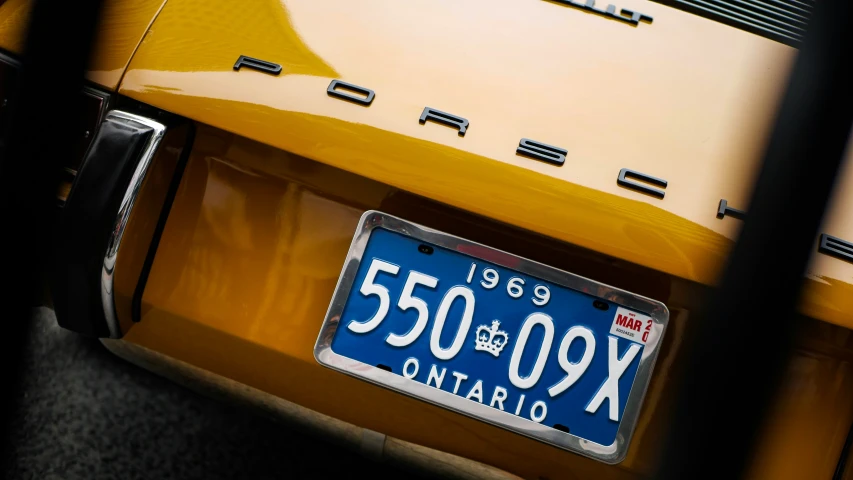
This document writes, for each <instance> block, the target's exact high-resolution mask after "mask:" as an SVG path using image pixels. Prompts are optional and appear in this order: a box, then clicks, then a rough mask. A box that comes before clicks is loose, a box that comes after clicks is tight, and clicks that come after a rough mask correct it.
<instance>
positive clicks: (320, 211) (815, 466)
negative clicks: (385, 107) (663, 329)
mask: <svg viewBox="0 0 853 480" xmlns="http://www.w3.org/2000/svg"><path fill="white" fill-rule="evenodd" d="M366 209H379V210H382V211H386V212H389V213H392V214H394V215H398V216H401V217H404V218H409V219H411V220H413V221H416V222H419V223H422V224H425V225H427V226H430V227H433V228H437V229H440V230H443V231H447V232H449V233H453V234H456V235H460V236H464V237H466V238H471V239H473V240H476V241H481V242H486V243H489V244H490V245H492V246H495V247H497V248H501V249H503V250H507V251H510V252H512V253H516V254H519V255H523V256H525V257H528V258H532V259H534V260H539V261H548V262H549V263H551V264H552V265H555V266H557V267H559V268H563V269H566V270H569V271H572V272H576V273H579V274H581V275H585V276H594V277H595V278H596V279H597V280H601V281H605V282H607V283H610V284H613V285H615V286H617V287H620V288H625V289H628V290H631V291H635V292H638V293H641V294H643V295H646V296H649V297H652V298H655V299H658V300H661V301H664V302H665V303H666V304H667V305H668V306H669V308H670V310H671V312H672V320H671V323H670V326H671V328H670V329H669V330H668V333H667V337H666V338H665V341H664V345H663V349H662V351H661V356H660V358H659V361H658V364H657V366H656V367H655V373H654V375H653V378H652V382H651V385H650V387H649V391H648V394H647V397H646V402H645V404H644V407H643V410H642V414H641V417H640V421H639V423H638V427H637V430H636V434H635V437H634V439H633V441H632V445H631V448H630V450H629V454H628V457H627V459H626V460H625V461H624V462H623V463H622V464H620V465H618V466H608V465H605V464H602V463H599V462H596V461H593V460H588V459H585V458H583V457H580V456H578V455H575V454H572V453H568V452H565V451H562V450H559V449H556V448H553V447H550V446H547V445H544V444H542V443H539V442H536V441H534V440H530V439H527V438H524V437H521V436H519V435H515V434H512V433H510V432H507V431H504V430H501V429H499V428H496V427H493V426H490V425H486V424H483V423H481V422H477V421H475V420H472V419H469V418H467V417H463V416H461V415H458V414H455V413H452V412H449V411H447V410H444V409H441V408H438V407H435V406H432V405H429V404H427V403H425V402H421V401H418V400H415V399H411V398H408V397H405V396H403V395H400V394H397V393H394V392H391V391H389V390H386V389H383V388H379V387H376V386H374V385H372V384H369V383H366V382H363V381H360V380H358V379H354V378H351V377H348V376H346V375H344V374H341V373H338V372H335V371H332V370H330V369H327V368H325V367H322V366H320V365H319V364H318V363H317V362H316V361H315V360H314V356H313V346H314V342H315V340H316V338H317V335H318V333H319V329H320V326H321V324H322V322H323V318H324V316H325V312H326V308H327V307H328V303H329V300H330V298H331V294H332V291H333V290H334V287H335V284H336V282H337V279H338V275H339V274H340V271H341V268H342V262H343V259H344V258H345V256H346V252H347V249H348V247H349V242H350V240H351V238H352V235H353V232H354V230H355V227H356V224H357V222H358V219H359V217H360V215H361V213H362V212H363V211H364V210H366ZM134 221H139V220H138V219H135V220H134ZM121 267H122V263H121V256H120V257H119V265H118V266H117V268H118V269H121ZM116 288H117V295H119V296H122V297H125V298H127V297H129V295H130V294H132V291H130V286H129V285H125V284H124V283H122V284H117V286H116ZM122 289H124V291H122ZM701 291H702V288H701V287H700V286H698V285H696V284H695V283H692V282H687V281H684V280H682V279H679V278H678V277H675V276H669V275H665V274H662V273H660V272H655V271H653V270H650V269H646V268H642V267H638V266H635V265H631V264H628V263H625V262H620V261H613V260H612V259H608V258H607V257H604V256H602V255H600V254H595V253H592V252H589V251H587V250H584V249H580V248H577V247H572V246H566V245H564V244H562V243H561V242H558V241H554V240H551V239H547V238H545V237H541V236H538V235H533V234H530V233H529V232H524V231H521V230H518V229H515V228H512V227H509V226H506V225H501V224H498V223H496V222H492V221H489V220H487V219H484V218H482V217H477V216H473V215H471V214H468V213H466V212H462V211H459V210H456V209H453V208H449V207H447V206H443V205H441V204H438V203H436V202H434V201H430V200H428V199H425V198H423V197H418V196H414V195H411V194H408V193H406V192H402V191H400V190H398V189H396V188H393V187H389V186H387V185H384V184H381V183H379V182H376V181H374V180H370V179H366V178H363V177H359V176H357V175H353V174H351V173H349V172H346V171H344V170H341V169H338V168H334V167H330V166H328V165H325V164H322V163H319V162H315V161H311V160H309V159H305V158H301V157H298V156H296V155H293V154H290V153H287V152H283V151H280V150H277V149H274V148H272V147H269V146H267V145H263V144H261V143H257V142H254V141H251V140H247V139H245V138H242V137H239V136H236V135H233V134H230V133H226V132H223V131H221V130H216V129H211V128H208V127H204V126H201V127H200V128H199V131H198V136H197V139H196V146H195V148H194V150H193V153H192V155H191V157H190V162H189V164H188V167H187V170H186V173H185V175H184V178H183V180H182V184H181V187H180V189H179V191H178V194H177V197H176V199H175V204H174V207H173V210H172V212H171V214H170V217H169V221H168V223H167V225H166V228H165V230H164V232H163V237H162V240H161V243H160V248H159V249H158V253H157V256H156V259H155V262H154V265H153V268H152V271H151V276H150V278H149V282H148V288H147V289H146V291H145V295H144V296H143V308H142V321H141V322H140V323H138V324H137V325H135V326H134V327H133V328H132V329H131V330H130V332H129V333H128V335H127V336H126V337H125V340H126V341H129V342H133V343H137V344H139V345H142V346H145V347H147V348H150V349H153V350H156V351H158V352H161V353H164V354H166V355H169V356H172V357H174V358H178V359H180V360H182V361H185V362H189V363H191V364H193V365H196V366H198V367H201V368H204V369H206V370H209V371H212V372H214V373H216V374H219V375H223V376H226V377H228V378H232V379H235V380H237V381H239V382H242V383H245V384H248V385H251V386H253V387H255V388H259V389H261V390H263V391H266V392H269V393H272V394H274V395H276V396H279V397H281V398H285V399H288V400H290V401H293V402H296V403H298V404H300V405H303V406H306V407H308V408H310V409H313V410H316V411H319V412H321V413H324V414H327V415H330V416H333V417H335V418H339V419H342V420H345V421H347V422H350V423H353V424H356V425H359V426H363V427H366V428H370V429H372V430H376V431H379V432H383V433H386V434H388V435H392V436H394V437H397V438H401V439H403V440H406V441H410V442H414V443H417V444H421V445H425V446H428V447H432V448H436V449H439V450H442V451H447V452H450V453H453V454H456V455H461V456H464V457H467V458H471V459H474V460H477V461H480V462H484V463H487V464H490V465H495V466H497V467H500V468H502V469H505V470H508V471H511V472H514V473H516V474H519V475H522V476H524V477H527V478H539V477H542V478H579V479H584V478H595V479H600V478H604V479H634V478H642V477H645V476H647V475H649V474H650V473H651V472H652V471H653V469H654V462H655V461H656V459H657V458H658V454H659V453H660V451H659V448H660V443H661V438H662V435H663V434H664V432H665V428H666V422H667V420H668V418H669V416H668V415H669V411H670V410H671V407H672V405H673V401H674V400H673V399H674V394H675V392H676V385H675V384H674V383H673V382H672V380H671V378H670V377H671V373H672V372H673V371H674V369H675V368H677V366H678V364H679V360H680V358H681V356H682V355H683V352H682V350H681V340H682V335H683V331H684V327H685V325H686V322H687V321H689V316H690V311H691V310H692V309H694V308H695V307H696V304H697V299H698V298H699V296H700V294H701ZM807 326H808V328H806V329H804V331H803V333H802V335H800V341H799V342H798V343H799V346H798V350H797V352H798V353H797V356H796V358H795V360H794V364H793V366H792V367H791V374H790V375H789V378H788V381H787V382H786V385H785V388H784V390H783V391H782V394H781V396H780V399H781V400H780V406H779V407H778V408H777V411H776V412H774V413H773V414H772V415H771V419H770V424H771V427H770V428H769V430H768V433H765V437H764V440H763V442H762V452H764V453H761V454H760V455H759V457H758V459H759V460H758V461H759V462H760V464H759V465H760V469H759V471H758V473H757V474H756V475H754V476H753V478H756V479H770V478H776V479H778V478H782V479H785V478H792V479H793V478H798V477H796V476H795V473H796V474H798V473H799V472H803V471H811V472H813V473H814V475H813V476H810V477H809V478H817V479H819V478H825V479H828V478H830V475H831V470H832V468H834V464H833V458H835V460H837V457H838V455H839V452H840V449H841V445H842V444H843V442H844V435H843V434H842V433H846V428H847V426H848V425H849V420H850V419H851V418H852V417H853V388H851V387H853V378H851V373H853V372H851V371H850V364H849V362H850V361H851V359H853V338H851V337H852V336H851V332H850V331H849V330H847V329H845V328H841V327H837V326H832V325H829V324H826V323H822V322H817V321H812V322H810V323H808V324H807ZM804 426H808V428H804ZM842 430H843V431H844V432H842ZM797 442H801V443H803V444H805V446H803V447H802V448H801V451H800V452H799V454H798V455H792V454H790V453H787V452H788V450H787V449H791V448H793V446H794V445H796V443H797ZM799 478H802V477H799Z"/></svg>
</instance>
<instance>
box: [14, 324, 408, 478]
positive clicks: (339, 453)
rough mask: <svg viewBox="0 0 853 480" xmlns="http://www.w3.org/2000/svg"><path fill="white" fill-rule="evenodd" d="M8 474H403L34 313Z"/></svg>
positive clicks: (301, 475)
mask: <svg viewBox="0 0 853 480" xmlns="http://www.w3.org/2000/svg"><path fill="white" fill-rule="evenodd" d="M31 322H32V323H31V332H30V335H29V337H28V344H27V345H26V354H25V357H24V359H23V362H22V368H23V374H24V380H23V384H22V388H21V389H19V391H17V392H8V391H7V392H4V393H3V395H9V394H17V395H20V398H19V400H20V401H19V402H18V405H19V407H18V409H17V411H13V412H12V415H13V418H12V421H11V426H10V429H9V432H8V434H9V435H10V439H11V441H12V445H13V448H12V451H11V456H10V458H8V459H6V460H7V465H8V467H7V472H6V478H7V479H9V480H12V479H14V480H18V479H39V480H41V479H43V480H59V479H63V480H65V479H68V480H77V479H87V480H95V479H96V480H111V479H122V480H135V479H158V480H159V479H176V480H183V479H205V480H219V479H273V478H288V479H291V478H295V479H301V478H312V479H314V478H336V479H344V478H346V479H349V478H377V479H383V478H408V477H410V476H411V475H410V474H408V473H404V472H400V471H398V470H394V469H392V468H390V467H388V466H386V465H382V464H378V463H374V462H372V461H371V460H368V459H366V458H364V457H361V456H359V455H357V454H354V453H352V452H350V451H348V450H344V449H341V448H340V447H337V446H333V445H331V444H328V443H325V442H323V441H320V440H317V439H314V438H312V437H310V436H308V435H306V434H304V433H303V432H298V431H293V430H290V429H288V428H287V427H286V426H284V425H281V424H278V423H275V422H273V421H271V420H269V419H268V418H265V417H261V416H259V415H256V414H254V413H252V412H249V411H244V410H241V409H238V408H235V407H232V406H228V405H225V404H222V403H219V402H216V401H214V400H211V399H208V398H205V397H202V396H200V395H198V394H196V393H194V392H191V391H189V390H187V389H185V388H182V387H181V386H179V385H177V384H174V383H172V382H170V381H168V380H166V379H163V378H160V377H158V376H156V375H154V374H152V373H150V372H148V371H146V370H143V369H142V368H139V367H137V366H135V365H132V364H130V363H128V362H126V361H124V360H122V359H120V358H118V357H116V356H114V355H113V354H112V353H110V352H109V351H107V350H106V348H104V347H103V345H101V343H100V342H99V341H97V340H96V339H91V338H85V337H81V336H79V335H76V334H74V333H71V332H69V331H66V330H63V329H62V328H60V327H59V326H58V325H57V324H56V318H55V317H54V315H53V311H51V310H50V309H48V308H45V307H41V308H38V309H35V310H34V315H33V318H32V320H31Z"/></svg>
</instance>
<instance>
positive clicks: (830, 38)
mask: <svg viewBox="0 0 853 480" xmlns="http://www.w3.org/2000/svg"><path fill="white" fill-rule="evenodd" d="M851 59H853V2H850V1H849V0H821V1H818V2H816V4H815V11H814V16H813V17H812V19H811V25H810V27H809V30H808V32H807V34H806V39H805V41H804V43H803V45H802V49H801V51H800V52H799V55H798V57H797V60H796V63H795V65H794V69H793V72H792V74H791V77H790V79H789V83H788V88H787V91H786V93H785V95H784V97H783V99H782V103H781V106H780V109H779V112H778V117H777V119H776V124H775V127H774V129H773V133H772V136H771V138H770V142H769V144H768V146H767V149H766V151H765V156H764V163H763V166H762V169H761V173H760V175H759V178H758V182H757V184H756V187H755V191H754V193H753V196H752V200H751V202H750V205H749V217H748V218H747V219H746V221H745V223H744V226H743V230H742V232H741V235H740V238H739V239H738V241H737V243H736V245H735V247H734V250H733V251H732V253H731V255H730V257H729V261H728V264H727V266H726V268H725V269H724V273H723V276H722V279H721V283H720V285H719V288H718V289H716V290H715V291H714V292H713V293H712V294H711V295H710V298H709V299H708V301H707V303H706V306H705V309H704V310H703V311H702V312H700V314H699V315H698V316H697V317H695V318H693V319H692V321H691V327H692V330H691V331H690V332H688V333H689V337H688V343H687V344H686V347H687V349H686V352H687V358H686V359H685V362H684V363H683V365H682V367H683V372H684V375H683V378H682V380H683V381H682V382H681V384H680V385H681V387H680V388H681V390H680V391H679V392H678V395H677V397H676V398H677V401H676V408H675V410H674V417H673V421H672V424H671V430H670V434H669V437H668V439H667V442H666V444H665V449H664V451H663V456H662V458H661V466H662V467H661V470H660V472H659V478H664V479H685V478H725V479H729V478H738V477H739V476H741V475H742V474H743V472H744V470H745V468H747V467H748V464H749V461H750V460H751V454H752V451H753V446H754V443H755V440H756V438H757V432H759V430H760V428H761V426H762V423H763V422H762V419H763V416H764V414H765V413H766V412H767V411H768V407H769V406H770V405H771V400H772V397H773V394H774V393H775V390H776V388H777V384H778V380H779V379H780V376H781V374H782V372H783V371H784V368H785V366H786V364H787V360H788V355H789V347H790V343H791V337H792V336H793V335H794V333H795V324H796V318H795V317H796V307H797V303H798V300H799V292H800V287H801V283H802V279H803V274H804V272H805V267H806V264H807V262H808V260H809V257H810V255H811V254H812V253H813V251H814V248H813V246H814V245H815V241H816V237H817V229H818V227H819V225H820V222H821V219H822V215H823V212H824V209H825V206H826V202H827V199H828V197H829V195H830V192H831V189H832V187H833V182H834V179H835V175H836V172H837V170H838V167H839V164H840V162H841V159H842V154H843V152H844V149H845V145H846V144H847V142H848V138H849V136H850V127H851V116H852V115H853V69H851V68H850V62H851ZM773 80H774V79H768V81H773Z"/></svg>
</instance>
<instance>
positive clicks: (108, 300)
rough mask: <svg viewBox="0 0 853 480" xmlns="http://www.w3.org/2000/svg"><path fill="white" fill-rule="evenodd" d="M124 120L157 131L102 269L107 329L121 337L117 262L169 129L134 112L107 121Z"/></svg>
mask: <svg viewBox="0 0 853 480" xmlns="http://www.w3.org/2000/svg"><path fill="white" fill-rule="evenodd" d="M110 119H113V120H120V121H124V122H135V123H138V124H141V125H143V126H145V127H147V128H150V129H152V130H153V133H152V135H151V138H149V139H148V143H147V144H146V145H145V148H144V149H143V151H142V154H141V155H140V158H139V163H138V164H137V166H136V170H134V172H133V177H131V179H130V184H129V185H128V186H127V190H126V191H125V192H124V197H122V200H121V206H120V207H119V210H118V213H117V214H116V219H115V222H114V223H113V230H112V234H111V236H110V240H109V243H107V251H106V253H105V254H104V264H103V267H102V269H101V303H102V304H103V307H104V317H105V318H106V320H107V328H109V331H110V338H120V337H121V336H122V331H121V327H120V325H119V321H118V317H117V315H116V309H115V301H114V298H113V295H114V292H113V277H114V275H115V264H116V260H117V259H118V251H119V248H120V247H121V239H122V236H123V235H124V230H125V228H126V227H127V221H128V219H129V218H130V214H131V212H132V211H133V205H134V204H135V203H136V197H137V195H139V189H140V188H142V183H143V182H144V181H145V176H146V174H147V173H148V166H149V165H150V164H151V159H152V158H154V153H155V152H156V151H157V146H158V145H159V144H160V140H162V139H163V135H164V134H165V132H166V126H165V125H163V124H161V123H159V122H156V121H154V120H151V119H150V118H145V117H141V116H139V115H134V114H132V113H127V112H123V111H120V110H112V111H110V112H109V113H107V115H106V117H105V118H104V120H110Z"/></svg>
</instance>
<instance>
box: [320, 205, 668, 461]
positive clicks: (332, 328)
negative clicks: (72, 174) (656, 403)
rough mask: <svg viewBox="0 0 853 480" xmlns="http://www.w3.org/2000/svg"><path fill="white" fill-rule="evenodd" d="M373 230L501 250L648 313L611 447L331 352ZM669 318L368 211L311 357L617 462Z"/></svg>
mask: <svg viewBox="0 0 853 480" xmlns="http://www.w3.org/2000/svg"><path fill="white" fill-rule="evenodd" d="M376 228H383V229H386V230H389V231H392V232H397V233H402V234H404V235H408V236H410V237H413V238H416V239H418V240H421V241H424V242H427V243H431V244H433V245H438V246H440V247H444V248H447V249H449V250H454V251H457V252H460V253H463V254H464V255H467V256H471V255H470V254H468V253H464V250H466V249H467V250H468V251H471V250H470V248H469V247H472V246H476V247H477V248H481V249H486V250H489V251H491V252H496V253H499V254H500V255H495V256H494V257H495V258H497V260H495V259H491V258H490V259H489V260H488V261H489V262H492V263H496V264H498V265H501V266H503V267H506V268H509V269H512V270H517V271H520V272H522V273H526V274H529V275H532V276H535V277H538V278H541V279H543V280H546V281H549V282H553V283H556V284H559V285H562V286H564V287H567V288H570V289H573V290H578V291H582V292H586V293H589V294H590V295H594V296H597V297H599V298H603V299H606V300H609V301H611V302H614V303H617V304H620V305H623V306H625V307H628V308H630V309H633V310H636V311H639V312H643V313H645V314H647V315H649V316H651V317H652V320H653V321H654V325H653V327H652V328H653V331H652V335H651V336H650V340H649V341H648V342H647V343H646V348H644V349H643V353H642V356H641V358H640V365H639V368H638V369H637V376H636V378H635V380H634V384H633V386H632V388H631V392H630V393H629V394H628V400H627V404H626V406H625V411H624V413H623V414H622V422H621V423H620V424H619V429H618V430H617V434H616V441H615V442H614V443H613V444H611V445H599V444H597V443H593V442H590V441H588V440H584V439H582V438H580V437H577V436H575V435H571V434H569V433H565V432H562V431H560V430H556V429H553V428H551V427H549V426H547V425H542V424H538V423H535V422H532V421H530V420H527V419H525V418H521V417H518V416H516V415H513V414H511V413H508V412H504V411H501V410H497V409H495V408H491V407H489V406H488V405H484V404H480V403H477V402H473V401H470V400H466V399H464V398H462V397H460V396H458V395H454V394H452V393H450V392H445V391H443V390H439V389H437V388H434V387H429V386H427V385H425V384H423V383H420V382H416V381H414V380H410V379H408V378H405V377H403V376H400V375H396V374H394V373H391V372H387V371H385V370H381V369H379V368H376V367H374V366H372V365H367V364H364V363H362V362H359V361H357V360H353V359H351V358H347V357H344V356H341V355H338V354H337V353H335V352H334V351H332V347H331V344H332V339H333V338H334V336H335V332H336V331H337V328H338V325H339V323H340V316H341V313H342V312H343V310H344V306H345V304H346V300H347V298H348V297H349V294H350V291H351V290H352V286H353V282H354V281H355V277H356V274H357V272H358V267H359V264H360V263H361V260H362V255H363V254H364V250H365V248H367V243H368V240H369V239H370V235H371V232H372V231H373V230H374V229H376ZM668 322H669V310H668V309H667V308H666V305H664V304H663V303H661V302H658V301H656V300H652V299H650V298H646V297H643V296H640V295H636V294H633V293H631V292H627V291H625V290H621V289H618V288H615V287H612V286H609V285H605V284H603V283H599V282H596V281H594V280H590V279H588V278H584V277H581V276H578V275H575V274H572V273H569V272H566V271H563V270H559V269H556V268H554V267H550V266H548V265H544V264H541V263H538V262H534V261H532V260H528V259H525V258H522V257H519V256H516V255H513V254H511V253H507V252H503V251H501V250H497V249H494V248H491V247H488V246H486V245H482V244H479V243H475V242H471V241H468V240H465V239H463V238H459V237H456V236H453V235H449V234H446V233H443V232H439V231H436V230H433V229H430V228H427V227H424V226H421V225H417V224H414V223H411V222H407V221H405V220H403V219H400V218H397V217H393V216H391V215H387V214H385V213H381V212H377V211H372V210H371V211H367V212H365V213H364V215H362V217H361V220H360V222H359V227H358V229H357V230H356V233H355V236H354V238H353V241H352V244H351V245H350V249H349V253H348V254H347V258H346V261H345V263H344V268H343V271H342V273H341V276H340V278H339V279H338V284H337V286H336V287H335V293H334V294H333V296H332V302H331V304H330V305H329V310H328V312H327V313H326V319H325V321H324V323H323V327H322V328H321V329H320V335H319V336H318V338H317V343H316V345H315V346H314V358H315V359H316V360H317V361H318V362H319V363H320V364H322V365H325V366H327V367H330V368H333V369H335V370H338V371H340V372H343V373H346V374H348V375H351V376H354V377H357V378H361V379H363V380H367V381H369V382H372V383H375V384H377V385H381V386H384V387H388V388H390V389H392V390H396V391H398V392H400V393H403V394H406V395H409V396H412V397H415V398H418V399H421V400H425V401H428V402H430V403H434V404H436V405H439V406H441V407H444V408H447V409H450V410H453V411H455V412H458V413H461V414H463V415H467V416H469V417H473V418H476V419H478V420H482V421H485V422H487V423H491V424H492V425H495V426H498V427H501V428H505V429H507V430H510V431H513V432H516V433H519V434H521V435H525V436H527V437H530V438H533V439H536V440H539V441H542V442H545V443H548V444H551V445H554V446H556V447H559V448H562V449H565V450H569V451H573V452H576V453H579V454H581V455H584V456H586V457H590V458H593V459H596V460H600V461H602V462H604V463H608V464H616V463H619V462H621V461H622V460H623V459H624V458H625V455H626V454H627V453H628V446H629V444H630V442H631V436H632V435H633V433H634V428H635V427H636V426H637V421H638V419H639V414H640V409H641V407H642V405H643V398H644V397H645V394H646V389H647V388H648V386H649V381H650V379H651V374H652V370H653V369H654V365H655V361H656V360H657V356H658V353H659V351H660V345H661V340H662V339H663V335H664V333H665V330H666V326H667V323H668Z"/></svg>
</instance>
